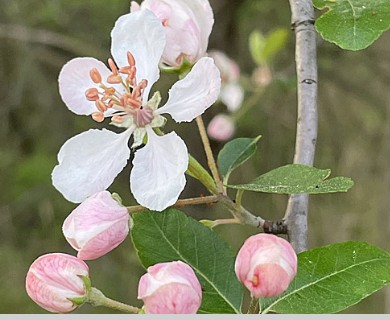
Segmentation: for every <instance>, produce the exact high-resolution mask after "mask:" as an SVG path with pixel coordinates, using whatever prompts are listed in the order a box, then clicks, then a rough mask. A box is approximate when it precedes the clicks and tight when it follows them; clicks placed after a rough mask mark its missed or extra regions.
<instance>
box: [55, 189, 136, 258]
mask: <svg viewBox="0 0 390 320" xmlns="http://www.w3.org/2000/svg"><path fill="white" fill-rule="evenodd" d="M62 231H63V233H64V236H65V238H66V240H67V241H68V242H69V244H70V245H71V246H72V247H73V248H74V249H75V250H77V251H78V254H77V257H78V258H80V259H83V260H93V259H97V258H99V257H101V256H103V255H105V254H106V253H108V252H110V251H111V250H113V249H114V248H116V247H117V246H118V245H119V244H121V243H122V242H123V240H125V238H126V237H127V235H128V233H129V213H128V211H127V209H126V208H125V207H123V206H121V205H120V204H119V203H118V202H117V201H115V200H114V199H113V198H112V196H111V194H110V193H109V192H108V191H101V192H98V193H96V194H94V195H92V196H90V197H89V198H87V199H86V200H84V202H82V203H81V204H80V205H79V206H78V207H77V208H76V209H74V210H73V211H72V213H71V214H70V215H69V216H68V217H67V218H66V219H65V221H64V224H63V226H62Z"/></svg>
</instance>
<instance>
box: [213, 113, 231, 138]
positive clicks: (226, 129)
mask: <svg viewBox="0 0 390 320" xmlns="http://www.w3.org/2000/svg"><path fill="white" fill-rule="evenodd" d="M234 131H235V125H234V121H233V119H232V118H231V117H229V116H228V115H226V114H222V113H221V114H217V115H216V116H215V117H214V118H213V119H212V120H211V121H210V123H209V125H208V126H207V134H208V135H209V136H210V138H212V139H214V140H217V141H226V140H229V139H230V138H231V137H232V136H233V134H234Z"/></svg>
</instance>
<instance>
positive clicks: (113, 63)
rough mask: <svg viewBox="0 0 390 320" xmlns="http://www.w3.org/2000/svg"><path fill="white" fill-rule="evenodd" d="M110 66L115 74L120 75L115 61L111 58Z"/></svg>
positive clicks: (109, 60)
mask: <svg viewBox="0 0 390 320" xmlns="http://www.w3.org/2000/svg"><path fill="white" fill-rule="evenodd" d="M108 65H109V66H110V69H111V71H112V73H113V74H118V68H117V67H116V65H115V62H114V60H112V59H111V58H109V59H108Z"/></svg>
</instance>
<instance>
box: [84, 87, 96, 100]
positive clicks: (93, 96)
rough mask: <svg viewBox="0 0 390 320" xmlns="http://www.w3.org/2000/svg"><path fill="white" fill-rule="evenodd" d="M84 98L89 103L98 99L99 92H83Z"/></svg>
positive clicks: (88, 90) (94, 90)
mask: <svg viewBox="0 0 390 320" xmlns="http://www.w3.org/2000/svg"><path fill="white" fill-rule="evenodd" d="M85 96H86V98H87V99H88V100H89V101H96V100H98V99H99V91H98V90H97V89H96V88H89V89H87V90H86V91H85Z"/></svg>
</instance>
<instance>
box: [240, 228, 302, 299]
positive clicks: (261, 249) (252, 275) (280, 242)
mask: <svg viewBox="0 0 390 320" xmlns="http://www.w3.org/2000/svg"><path fill="white" fill-rule="evenodd" d="M235 272H236V275H237V277H238V279H239V280H240V281H241V282H242V283H243V284H244V285H245V286H246V287H247V288H248V290H249V291H250V292H251V294H252V296H253V297H255V298H265V297H267V298H268V297H275V296H277V295H279V294H281V293H282V292H283V291H285V290H286V289H287V288H288V286H289V285H290V282H291V281H292V280H293V278H294V277H295V274H296V273H297V255H296V253H295V251H294V249H293V247H292V246H291V245H290V243H289V242H288V241H286V240H284V239H282V238H280V237H277V236H275V235H272V234H265V233H261V234H256V235H254V236H251V237H249V238H248V239H247V240H246V241H245V242H244V244H243V245H242V247H241V249H240V250H239V252H238V254H237V258H236V263H235Z"/></svg>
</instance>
